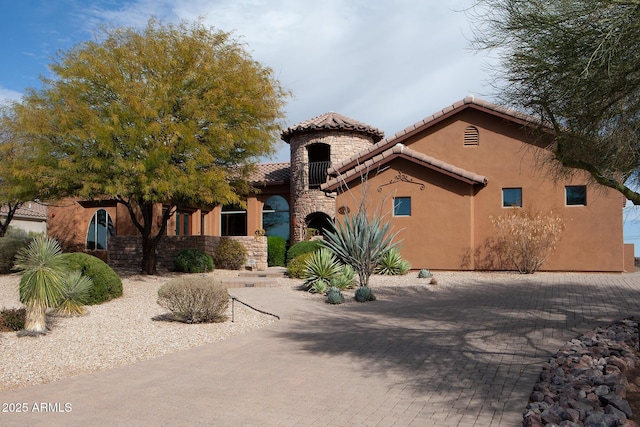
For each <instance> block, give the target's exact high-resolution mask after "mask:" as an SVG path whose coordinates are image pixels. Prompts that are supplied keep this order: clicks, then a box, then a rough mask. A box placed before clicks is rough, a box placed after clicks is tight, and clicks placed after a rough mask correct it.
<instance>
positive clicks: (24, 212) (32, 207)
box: [0, 202, 47, 221]
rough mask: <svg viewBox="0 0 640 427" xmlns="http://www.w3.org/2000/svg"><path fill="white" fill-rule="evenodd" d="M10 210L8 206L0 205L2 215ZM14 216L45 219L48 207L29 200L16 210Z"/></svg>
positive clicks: (16, 217) (15, 217) (17, 217)
mask: <svg viewBox="0 0 640 427" xmlns="http://www.w3.org/2000/svg"><path fill="white" fill-rule="evenodd" d="M8 211H9V209H8V208H7V206H0V216H6V215H7V212H8ZM13 218H14V219H27V220H42V221H44V220H46V219H47V207H46V206H45V205H41V204H40V203H36V202H27V203H25V204H24V205H22V206H21V207H20V208H19V209H18V210H17V211H16V213H15V215H14V216H13Z"/></svg>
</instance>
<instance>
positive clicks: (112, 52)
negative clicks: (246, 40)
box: [14, 19, 288, 274]
mask: <svg viewBox="0 0 640 427" xmlns="http://www.w3.org/2000/svg"><path fill="white" fill-rule="evenodd" d="M51 70H52V71H53V73H54V74H55V77H54V78H51V79H44V81H43V82H44V88H43V89H41V90H35V89H32V90H28V91H27V92H26V94H25V96H24V99H23V101H22V102H20V103H18V104H15V105H14V110H15V112H16V116H17V117H18V120H17V123H16V132H17V133H18V134H19V135H20V138H21V139H22V140H23V141H28V142H29V144H30V145H34V146H37V147H38V148H39V150H40V151H39V152H43V151H44V152H46V153H47V156H46V157H47V158H49V159H51V158H53V159H55V163H54V165H53V166H52V167H44V166H43V167H44V169H45V170H43V171H42V173H41V174H40V175H39V176H40V177H44V178H45V179H46V180H48V182H50V183H51V185H55V186H56V188H57V189H58V190H59V191H61V192H63V193H66V194H69V195H74V196H78V197H82V198H87V199H93V198H110V199H113V200H116V201H117V202H119V203H121V204H123V205H125V206H126V207H127V208H128V210H129V213H130V215H131V218H132V220H133V222H134V224H135V225H136V227H137V228H138V230H139V231H140V233H141V235H142V238H143V252H144V255H143V260H142V271H143V272H144V273H147V274H153V273H155V271H156V270H155V248H156V246H157V243H158V241H159V239H160V238H161V236H162V235H163V234H165V231H166V226H167V221H168V219H169V217H170V216H171V215H172V214H173V212H174V211H175V209H176V208H180V207H186V206H188V207H200V206H205V205H206V206H213V205H216V204H221V203H234V202H239V201H241V198H242V195H243V194H245V193H246V192H247V191H248V189H249V186H248V182H247V179H246V178H247V174H248V173H249V172H250V169H251V166H252V165H253V164H255V162H256V161H257V159H258V158H259V157H260V156H264V155H269V154H272V153H273V151H274V148H275V145H274V144H275V141H277V135H278V132H279V130H280V128H281V124H280V119H281V118H282V117H283V113H282V108H283V106H284V99H285V98H286V97H287V96H288V92H286V91H285V90H284V89H283V88H282V87H281V85H280V83H279V82H278V81H277V80H276V79H275V78H274V76H273V72H272V70H271V69H269V68H267V67H264V66H262V65H261V64H260V63H258V62H256V61H254V60H253V59H252V58H251V56H250V55H249V53H248V52H247V51H246V50H245V46H244V45H243V44H241V43H240V42H239V41H238V40H236V39H234V38H233V37H232V35H231V34H229V33H226V32H222V31H214V30H213V29H210V28H206V27H204V26H203V25H202V23H201V22H197V23H194V24H187V23H181V24H179V25H177V26H173V25H166V26H165V25H162V24H160V23H158V22H157V21H156V20H153V19H152V20H150V21H149V22H148V24H147V26H146V28H145V29H143V30H136V29H134V28H115V29H113V28H106V27H105V28H102V29H101V31H100V33H99V34H98V35H97V38H96V40H94V41H88V42H84V43H80V44H78V45H76V46H75V47H73V48H72V49H70V50H69V51H66V52H61V53H60V54H59V57H58V59H57V60H56V61H55V62H54V63H53V64H52V65H51ZM43 163H46V162H43V161H41V162H39V164H41V165H42V164H43ZM159 203H161V204H163V205H164V210H163V214H162V218H161V221H158V218H156V217H154V215H157V209H156V210H155V211H154V206H157V204H159ZM154 212H156V213H154ZM156 222H158V223H160V224H161V227H160V229H159V230H155V231H154V230H153V229H154V227H153V225H154V223H156Z"/></svg>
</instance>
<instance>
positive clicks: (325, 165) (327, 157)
mask: <svg viewBox="0 0 640 427" xmlns="http://www.w3.org/2000/svg"><path fill="white" fill-rule="evenodd" d="M307 154H308V156H309V188H320V186H321V185H322V184H323V183H324V182H325V181H326V180H327V169H329V166H331V146H330V145H328V144H311V145H310V146H309V147H307Z"/></svg>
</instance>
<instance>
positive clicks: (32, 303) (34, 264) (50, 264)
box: [15, 237, 64, 335]
mask: <svg viewBox="0 0 640 427" xmlns="http://www.w3.org/2000/svg"><path fill="white" fill-rule="evenodd" d="M61 254H62V250H61V249H60V245H59V244H58V242H57V241H56V240H55V239H52V238H50V237H37V238H35V239H34V240H33V241H32V242H31V243H30V244H29V246H27V247H26V248H23V249H22V250H20V251H19V252H18V254H17V255H16V262H15V268H16V269H17V270H21V271H22V277H21V278H20V284H19V291H20V302H21V303H23V304H24V305H25V307H26V309H27V311H26V318H25V325H24V331H23V332H22V333H21V335H42V334H45V333H46V332H47V324H46V321H47V318H46V315H47V308H50V307H55V306H56V305H57V304H58V302H59V301H60V299H61V297H62V295H63V284H62V281H63V275H64V264H63V263H62V258H61Z"/></svg>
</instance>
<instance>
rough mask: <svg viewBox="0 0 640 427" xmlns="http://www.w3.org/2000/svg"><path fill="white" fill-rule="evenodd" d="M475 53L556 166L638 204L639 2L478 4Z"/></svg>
mask: <svg viewBox="0 0 640 427" xmlns="http://www.w3.org/2000/svg"><path fill="white" fill-rule="evenodd" d="M470 14H471V16H472V19H474V20H475V23H476V34H475V36H474V41H473V46H474V47H475V48H477V49H489V50H495V51H497V52H498V53H499V55H500V57H501V58H502V61H501V68H500V69H499V70H498V73H499V74H498V78H497V80H496V84H497V86H498V87H499V88H500V89H501V91H500V98H501V100H502V101H503V102H504V103H505V104H507V105H510V106H513V107H516V108H518V109H520V110H523V111H525V112H527V113H530V114H532V115H534V116H535V117H538V118H539V119H540V123H541V124H542V125H543V126H542V127H541V129H540V130H542V131H543V132H544V133H545V134H546V135H547V137H548V136H549V135H551V138H550V141H551V143H550V145H549V148H551V150H552V152H553V154H554V157H555V159H556V160H558V161H559V162H554V163H556V164H560V165H562V166H565V167H570V168H575V169H582V170H585V171H587V172H588V173H589V174H591V176H592V177H593V179H594V180H595V181H596V182H598V183H600V184H602V185H604V186H607V187H610V188H613V189H615V190H617V191H619V192H621V193H622V194H624V195H625V196H626V197H627V198H628V199H629V200H631V201H632V202H633V203H634V204H636V205H638V204H640V193H639V192H638V191H637V188H638V185H639V184H640V174H639V172H640V144H638V141H639V140H640V120H639V119H640V73H639V72H638V70H639V69H640V1H639V0H583V1H569V0H551V1H549V0H478V1H477V2H476V4H475V7H474V8H473V9H472V10H471V11H470Z"/></svg>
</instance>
